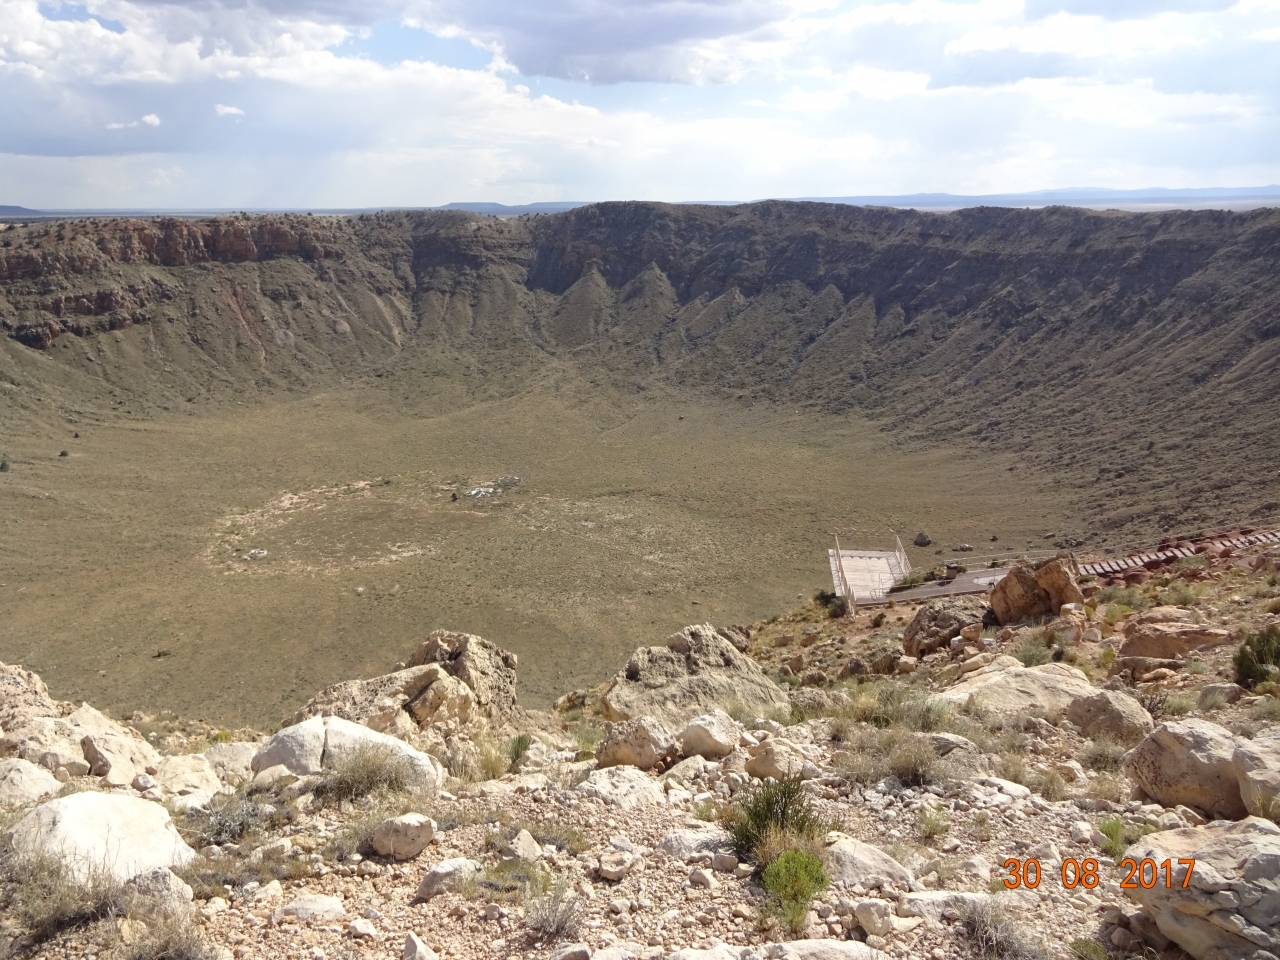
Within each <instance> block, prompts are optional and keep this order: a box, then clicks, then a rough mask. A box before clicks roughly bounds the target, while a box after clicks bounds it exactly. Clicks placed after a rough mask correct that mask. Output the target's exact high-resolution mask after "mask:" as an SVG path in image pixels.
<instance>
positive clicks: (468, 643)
mask: <svg viewBox="0 0 1280 960" xmlns="http://www.w3.org/2000/svg"><path fill="white" fill-rule="evenodd" d="M516 662H517V661H516V655H515V654H514V653H512V652H511V651H509V650H503V649H502V648H501V647H499V646H497V645H496V644H492V643H490V642H489V641H488V640H485V639H483V638H481V637H477V636H475V635H473V634H470V633H454V632H452V631H449V630H436V631H434V632H432V633H431V634H429V635H428V636H427V641H426V643H424V644H423V645H422V646H421V647H419V648H418V650H417V651H416V652H415V653H414V654H413V656H411V657H410V658H409V660H408V662H407V663H406V664H405V666H406V667H416V666H419V665H422V664H429V663H438V664H440V666H441V667H443V668H444V670H445V672H446V673H448V674H449V675H450V676H452V677H454V678H456V679H458V680H460V681H462V682H463V683H464V684H466V685H467V688H468V689H469V690H470V691H471V693H472V695H473V696H474V697H475V709H476V710H477V711H478V713H479V714H480V715H481V716H484V717H488V718H489V719H490V720H492V721H493V722H494V723H495V724H498V725H501V724H503V723H505V722H506V721H507V720H510V719H511V717H512V715H513V714H514V713H515V710H516ZM411 709H412V708H411Z"/></svg>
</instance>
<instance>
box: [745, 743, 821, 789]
mask: <svg viewBox="0 0 1280 960" xmlns="http://www.w3.org/2000/svg"><path fill="white" fill-rule="evenodd" d="M747 755H748V757H749V758H750V759H748V760H747V767H746V769H747V773H749V774H751V776H753V777H759V778H760V779H762V780H763V779H765V778H767V777H773V779H775V780H782V779H784V778H786V777H797V776H800V775H801V772H802V771H803V770H804V765H805V762H806V761H807V760H808V759H809V758H808V757H806V756H805V755H804V754H803V753H802V752H801V751H800V748H799V747H798V746H796V745H795V744H794V743H792V742H791V741H790V740H787V739H786V738H784V737H770V738H769V739H768V740H766V741H765V742H764V743H760V744H757V745H756V746H754V747H751V748H749V749H748V750H747Z"/></svg>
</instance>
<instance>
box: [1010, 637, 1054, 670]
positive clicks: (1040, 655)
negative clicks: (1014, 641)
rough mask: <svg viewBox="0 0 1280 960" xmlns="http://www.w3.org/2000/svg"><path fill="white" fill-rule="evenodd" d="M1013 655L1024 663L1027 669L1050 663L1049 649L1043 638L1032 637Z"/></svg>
mask: <svg viewBox="0 0 1280 960" xmlns="http://www.w3.org/2000/svg"><path fill="white" fill-rule="evenodd" d="M1013 655H1014V656H1015V657H1017V658H1018V659H1019V660H1021V661H1022V665H1023V666H1025V667H1038V666H1040V665H1041V664H1045V663H1048V662H1049V647H1048V646H1047V645H1046V644H1045V642H1044V638H1043V637H1042V636H1036V635H1032V636H1030V637H1027V639H1025V640H1023V641H1022V643H1021V644H1020V645H1019V646H1018V649H1017V650H1015V651H1013Z"/></svg>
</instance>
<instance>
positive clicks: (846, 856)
mask: <svg viewBox="0 0 1280 960" xmlns="http://www.w3.org/2000/svg"><path fill="white" fill-rule="evenodd" d="M822 859H823V861H824V862H825V863H826V867H827V875H828V876H829V877H830V878H831V881H832V882H833V883H836V882H841V881H842V882H844V883H846V884H848V885H849V886H850V887H853V886H859V885H860V886H861V887H862V888H863V889H864V890H871V889H873V888H876V887H890V888H893V889H895V890H906V889H907V888H908V887H909V886H910V885H911V873H910V871H909V870H907V868H906V867H904V866H903V865H902V864H900V863H899V862H898V861H897V860H895V859H893V857H891V856H889V855H888V854H887V853H885V852H884V851H883V850H881V849H879V848H878V847H873V846H872V845H871V844H869V843H863V842H862V841H861V840H855V839H854V838H853V837H840V838H839V839H837V840H836V841H835V843H832V844H830V845H829V846H828V847H827V849H826V850H825V851H823V856H822Z"/></svg>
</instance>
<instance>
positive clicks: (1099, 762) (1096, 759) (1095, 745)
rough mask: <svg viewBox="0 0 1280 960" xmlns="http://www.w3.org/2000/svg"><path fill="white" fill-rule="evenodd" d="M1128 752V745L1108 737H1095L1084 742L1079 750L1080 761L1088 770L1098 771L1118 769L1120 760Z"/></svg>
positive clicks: (1111, 771) (1112, 771)
mask: <svg viewBox="0 0 1280 960" xmlns="http://www.w3.org/2000/svg"><path fill="white" fill-rule="evenodd" d="M1127 752H1128V747H1126V746H1125V745H1124V744H1123V743H1118V742H1117V741H1115V740H1112V739H1110V738H1109V737H1097V738H1095V739H1093V740H1090V741H1089V742H1088V743H1086V744H1085V745H1084V746H1083V747H1082V748H1081V750H1080V753H1079V759H1080V762H1081V763H1082V764H1083V765H1084V766H1086V767H1088V768H1089V769H1090V770H1096V771H1098V772H1099V773H1114V772H1116V771H1117V770H1119V769H1120V761H1121V760H1123V759H1124V755H1125V754H1126V753H1127Z"/></svg>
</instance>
